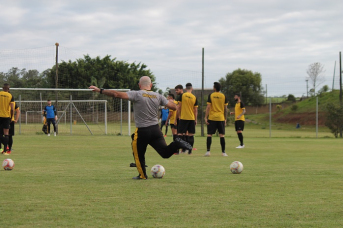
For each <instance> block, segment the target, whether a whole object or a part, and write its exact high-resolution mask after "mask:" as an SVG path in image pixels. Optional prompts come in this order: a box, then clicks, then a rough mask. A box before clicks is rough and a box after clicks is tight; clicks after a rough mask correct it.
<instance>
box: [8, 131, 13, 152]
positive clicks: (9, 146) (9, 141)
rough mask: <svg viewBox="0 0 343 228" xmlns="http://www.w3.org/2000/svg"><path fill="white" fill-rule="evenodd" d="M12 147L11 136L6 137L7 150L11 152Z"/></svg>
mask: <svg viewBox="0 0 343 228" xmlns="http://www.w3.org/2000/svg"><path fill="white" fill-rule="evenodd" d="M12 145H13V135H9V136H8V150H9V151H11V150H12Z"/></svg>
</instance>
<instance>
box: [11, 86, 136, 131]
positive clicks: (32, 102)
mask: <svg viewBox="0 0 343 228" xmlns="http://www.w3.org/2000/svg"><path fill="white" fill-rule="evenodd" d="M111 90H116V91H122V92H126V91H130V90H129V89H111ZM10 91H11V93H12V95H13V96H14V98H15V100H16V102H17V104H18V106H19V107H20V110H21V111H20V112H21V118H20V120H19V123H18V125H19V129H20V131H19V134H30V133H32V132H35V133H36V134H42V133H43V132H42V131H41V129H42V113H43V109H44V107H45V106H46V101H47V100H51V101H52V104H53V105H55V104H56V102H55V101H54V98H55V97H56V96H55V95H56V93H58V98H59V100H58V105H57V106H56V109H57V112H58V123H59V124H60V125H59V128H58V133H59V134H73V135H87V134H88V135H89V134H94V135H103V134H105V135H107V134H110V135H130V134H131V118H132V117H131V102H130V101H124V100H122V99H119V98H114V97H108V96H101V95H100V94H98V93H93V92H92V90H91V89H55V88H11V89H10ZM68 98H69V99H68ZM70 98H72V99H70ZM68 121H70V125H69V124H67V123H68ZM22 123H24V125H22Z"/></svg>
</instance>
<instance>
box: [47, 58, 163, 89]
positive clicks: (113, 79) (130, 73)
mask: <svg viewBox="0 0 343 228" xmlns="http://www.w3.org/2000/svg"><path fill="white" fill-rule="evenodd" d="M55 72H56V68H55V66H53V67H52V68H51V69H48V70H47V71H46V72H45V73H46V74H47V78H48V83H49V85H50V87H55V78H56V73H55ZM142 76H149V77H150V78H151V81H152V83H153V88H152V90H153V91H156V90H157V88H156V83H155V77H154V75H153V74H152V72H151V71H150V70H149V69H147V65H145V64H142V63H138V64H136V63H128V62H125V61H118V60H116V58H111V56H110V55H107V56H105V57H104V58H100V57H99V56H97V57H96V58H91V57H90V56H89V55H85V56H84V58H83V59H77V60H76V61H74V62H72V61H70V60H69V61H68V62H64V61H63V62H62V63H61V64H59V66H58V84H59V87H63V88H74V89H80V88H88V86H89V85H90V84H96V85H98V86H102V87H104V88H118V89H133V90H138V89H139V86H138V82H139V79H140V77H142Z"/></svg>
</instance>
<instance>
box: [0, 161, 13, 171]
mask: <svg viewBox="0 0 343 228" xmlns="http://www.w3.org/2000/svg"><path fill="white" fill-rule="evenodd" d="M2 168H4V170H12V169H13V168H14V161H13V160H12V159H9V158H7V159H5V160H4V161H3V162H2Z"/></svg>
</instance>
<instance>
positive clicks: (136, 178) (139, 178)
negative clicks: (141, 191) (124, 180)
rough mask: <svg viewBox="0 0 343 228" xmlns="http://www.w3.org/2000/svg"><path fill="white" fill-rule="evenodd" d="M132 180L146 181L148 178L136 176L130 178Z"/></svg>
mask: <svg viewBox="0 0 343 228" xmlns="http://www.w3.org/2000/svg"><path fill="white" fill-rule="evenodd" d="M132 179H133V180H146V179H148V177H147V178H145V179H144V178H141V176H140V175H138V176H136V177H132Z"/></svg>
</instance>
